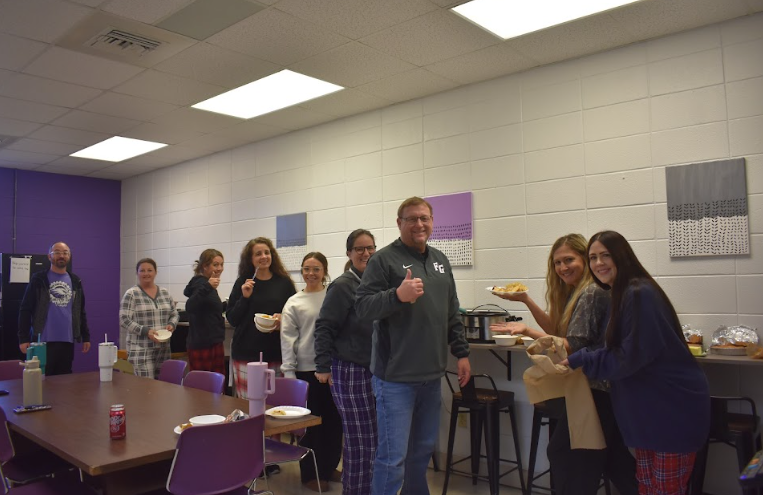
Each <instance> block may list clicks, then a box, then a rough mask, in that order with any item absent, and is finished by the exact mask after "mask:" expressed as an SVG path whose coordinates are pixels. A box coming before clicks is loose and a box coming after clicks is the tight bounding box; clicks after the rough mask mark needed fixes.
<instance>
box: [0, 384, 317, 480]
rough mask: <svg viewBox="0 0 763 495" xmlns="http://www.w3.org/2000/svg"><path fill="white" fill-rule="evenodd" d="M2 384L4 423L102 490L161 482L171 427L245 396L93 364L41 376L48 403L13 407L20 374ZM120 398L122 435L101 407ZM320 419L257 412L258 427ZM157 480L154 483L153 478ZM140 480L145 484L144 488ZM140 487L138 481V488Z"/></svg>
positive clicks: (173, 439) (238, 404) (230, 406)
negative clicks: (89, 368)
mask: <svg viewBox="0 0 763 495" xmlns="http://www.w3.org/2000/svg"><path fill="white" fill-rule="evenodd" d="M0 389H5V390H8V391H9V392H10V394H9V395H7V396H5V397H0V405H2V407H3V408H4V409H5V411H6V415H7V416H8V423H9V424H10V428H11V431H13V432H15V433H18V434H20V435H22V436H24V437H26V438H28V439H29V440H31V441H32V442H34V443H36V444H38V445H40V446H42V447H44V448H45V449H47V450H50V451H51V452H53V453H55V454H57V455H59V456H61V457H62V458H64V459H66V460H67V461H69V462H71V463H72V464H73V465H75V466H77V467H78V468H80V469H82V471H83V472H84V473H86V474H88V475H90V476H92V477H93V480H94V481H95V482H97V483H98V484H99V485H100V486H101V487H102V488H103V490H104V493H108V494H110V495H111V494H114V493H118V494H128V493H140V491H141V490H142V491H147V490H151V489H153V488H157V487H160V486H163V482H164V481H165V480H166V477H167V474H168V472H169V465H170V463H171V461H172V458H173V457H174V454H175V445H176V443H177V439H178V435H177V434H175V433H174V431H173V429H174V428H175V426H177V425H179V424H180V423H183V422H186V421H188V418H190V417H192V416H198V415H202V414H221V415H223V416H225V415H228V414H230V413H231V412H232V411H233V410H234V409H241V410H242V411H244V412H248V411H249V402H248V401H246V400H243V399H236V398H233V397H229V396H225V395H217V394H212V393H209V392H205V391H202V390H196V389H190V388H186V387H183V386H179V385H175V384H171V383H166V382H162V381H159V380H151V379H148V378H140V377H137V376H134V375H130V374H127V373H114V378H113V381H111V382H101V381H99V372H97V371H96V372H90V373H76V374H72V375H60V376H51V377H46V378H45V380H43V400H44V401H45V403H46V404H50V405H52V406H53V408H52V409H50V410H48V411H39V412H33V413H27V414H15V413H13V411H12V409H13V408H14V407H15V406H18V405H20V404H21V403H22V381H21V380H8V381H3V382H0ZM112 404H124V406H125V411H126V417H127V438H125V439H124V440H111V439H110V437H109V409H110V406H111V405H112ZM317 424H320V418H318V417H316V416H312V415H309V416H305V417H302V418H297V419H273V418H270V417H266V418H265V434H266V435H275V434H278V433H285V432H288V431H292V430H296V429H300V428H305V427H308V426H314V425H317ZM157 481H158V482H159V485H158V486H156V483H157ZM146 486H148V488H146ZM144 488H145V489H144Z"/></svg>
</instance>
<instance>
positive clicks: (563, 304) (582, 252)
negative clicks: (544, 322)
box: [546, 234, 593, 337]
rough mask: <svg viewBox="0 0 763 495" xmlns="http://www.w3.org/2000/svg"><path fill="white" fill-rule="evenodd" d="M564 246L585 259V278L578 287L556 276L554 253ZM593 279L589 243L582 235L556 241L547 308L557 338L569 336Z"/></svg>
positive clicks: (548, 278)
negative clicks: (582, 297) (572, 319)
mask: <svg viewBox="0 0 763 495" xmlns="http://www.w3.org/2000/svg"><path fill="white" fill-rule="evenodd" d="M562 246H567V247H568V248H570V249H572V250H573V251H574V252H575V254H577V255H578V256H580V257H581V258H582V259H583V265H584V266H583V278H581V279H580V282H579V283H578V284H577V285H576V286H574V287H573V286H570V285H567V284H566V283H564V281H563V280H562V279H561V278H560V277H559V275H557V274H556V268H555V267H554V253H555V252H556V251H557V249H559V248H561V247H562ZM591 283H593V277H592V276H591V272H590V271H589V270H588V242H587V241H586V240H585V238H584V237H583V236H582V235H580V234H567V235H564V236H562V237H560V238H559V239H557V240H556V242H555V243H554V245H553V246H551V252H550V253H549V254H548V273H547V274H546V308H548V316H549V317H550V318H551V325H552V326H551V328H552V333H553V334H554V335H556V336H557V337H565V336H567V326H568V325H569V324H570V318H572V312H573V311H574V310H575V306H576V305H577V303H578V299H580V294H582V293H583V291H584V290H585V288H586V287H588V285H589V284H591Z"/></svg>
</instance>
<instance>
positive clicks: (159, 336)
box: [156, 328, 172, 342]
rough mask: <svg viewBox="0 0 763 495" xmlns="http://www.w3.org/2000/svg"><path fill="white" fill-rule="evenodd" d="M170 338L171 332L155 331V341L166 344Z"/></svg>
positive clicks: (164, 330)
mask: <svg viewBox="0 0 763 495" xmlns="http://www.w3.org/2000/svg"><path fill="white" fill-rule="evenodd" d="M170 337H172V332H170V331H169V330H166V329H164V328H163V329H161V330H157V331H156V340H158V341H159V342H167V341H168V340H170Z"/></svg>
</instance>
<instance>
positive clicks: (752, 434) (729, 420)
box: [689, 397, 761, 495]
mask: <svg viewBox="0 0 763 495" xmlns="http://www.w3.org/2000/svg"><path fill="white" fill-rule="evenodd" d="M732 403H736V404H747V406H749V413H732V412H729V405H730V404H732ZM759 423H760V418H759V417H758V410H757V408H756V407H755V402H754V401H753V400H752V399H750V398H749V397H710V433H709V436H708V440H707V443H705V446H704V447H703V448H702V449H701V450H700V451H699V452H697V458H696V460H695V461H694V470H693V471H692V475H691V482H690V486H689V493H691V494H692V495H701V494H702V493H703V492H702V487H703V485H704V480H705V467H706V464H707V453H708V449H709V447H710V444H711V443H723V444H726V445H728V446H730V447H733V448H734V449H735V450H736V453H737V463H738V464H739V470H740V471H741V470H742V469H744V467H745V466H746V465H747V463H748V462H749V460H750V459H751V458H752V456H753V454H755V452H756V451H758V450H761V439H760V429H759Z"/></svg>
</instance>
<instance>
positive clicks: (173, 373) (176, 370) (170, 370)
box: [159, 359, 188, 385]
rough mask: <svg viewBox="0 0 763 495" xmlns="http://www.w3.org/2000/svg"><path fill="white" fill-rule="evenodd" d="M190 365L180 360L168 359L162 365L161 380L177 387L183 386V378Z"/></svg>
mask: <svg viewBox="0 0 763 495" xmlns="http://www.w3.org/2000/svg"><path fill="white" fill-rule="evenodd" d="M187 366H188V363H186V362H185V361H181V360H179V359H168V360H166V361H165V362H163V363H162V367H161V368H160V369H159V379H160V380H161V381H163V382H169V383H174V384H175V385H182V383H183V376H184V375H185V368H186V367H187Z"/></svg>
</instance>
